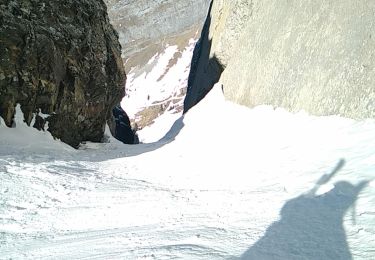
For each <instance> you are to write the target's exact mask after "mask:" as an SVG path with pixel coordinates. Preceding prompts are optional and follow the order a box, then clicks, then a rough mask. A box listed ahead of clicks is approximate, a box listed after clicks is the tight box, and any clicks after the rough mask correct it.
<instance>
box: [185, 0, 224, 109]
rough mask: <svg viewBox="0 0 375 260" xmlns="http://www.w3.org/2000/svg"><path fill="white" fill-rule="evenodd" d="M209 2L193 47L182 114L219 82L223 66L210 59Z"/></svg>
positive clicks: (216, 60)
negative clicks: (198, 36) (205, 16)
mask: <svg viewBox="0 0 375 260" xmlns="http://www.w3.org/2000/svg"><path fill="white" fill-rule="evenodd" d="M212 4H213V1H211V4H210V7H209V10H208V14H207V18H206V21H205V23H204V26H203V29H202V33H201V37H200V39H199V41H198V42H197V44H196V45H195V48H194V52H193V58H192V61H191V68H190V73H189V78H188V89H187V93H186V97H185V101H184V113H186V112H187V111H188V110H189V109H190V108H192V107H193V106H195V105H196V104H197V103H198V102H199V101H201V100H202V99H203V98H204V97H205V96H206V95H207V93H208V92H210V90H211V89H212V87H213V86H214V85H215V83H216V82H218V81H219V79H220V76H221V73H222V72H223V70H224V68H223V66H222V65H221V64H220V63H219V62H218V59H217V58H216V57H215V56H214V57H210V51H211V45H212V40H210V39H209V33H210V25H211V10H212Z"/></svg>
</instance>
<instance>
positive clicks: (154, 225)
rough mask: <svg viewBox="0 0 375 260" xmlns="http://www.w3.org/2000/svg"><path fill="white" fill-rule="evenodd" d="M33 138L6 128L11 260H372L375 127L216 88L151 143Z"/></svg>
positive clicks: (0, 188) (1, 141) (5, 244)
mask: <svg viewBox="0 0 375 260" xmlns="http://www.w3.org/2000/svg"><path fill="white" fill-rule="evenodd" d="M170 124H171V120H170V119H165V120H164V119H163V118H161V119H159V121H158V122H156V123H155V126H156V127H157V128H158V129H159V130H158V131H159V132H160V134H162V132H163V131H165V132H166V131H168V130H169V128H170ZM23 129H24V126H23V125H22V122H18V123H17V128H16V129H12V131H10V130H9V129H7V128H5V126H4V124H0V133H1V134H0V178H1V182H0V193H1V198H0V252H1V255H0V258H1V259H24V258H27V259H30V258H34V259H88V258H89V259H351V258H354V259H374V256H375V251H374V248H375V210H374V209H375V189H374V187H375V182H374V171H375V166H374V162H375V152H374V147H375V121H374V120H367V121H361V122H356V121H354V120H350V119H345V118H340V117H337V116H331V117H313V116H309V115H307V114H305V113H298V114H291V113H288V112H286V111H284V110H282V109H276V110H274V109H272V108H270V107H266V106H261V107H256V108H254V109H248V108H244V107H241V106H237V105H234V104H232V103H229V102H226V101H225V100H224V98H223V96H222V93H221V91H220V88H219V87H215V88H214V89H213V91H212V92H211V93H209V95H208V96H207V97H206V98H205V99H204V100H203V102H201V103H200V104H199V105H198V106H196V107H194V108H193V109H192V110H190V111H189V113H188V114H186V115H185V117H184V118H181V119H179V120H178V121H177V122H176V123H175V124H174V126H173V127H172V130H171V131H169V133H168V134H167V135H166V136H165V138H163V139H162V140H161V141H159V142H154V143H150V144H143V145H139V146H138V145H137V146H128V145H121V144H120V143H119V142H117V141H115V140H113V139H110V140H109V141H110V142H109V143H105V144H91V143H87V144H86V145H84V146H82V148H81V150H73V149H71V148H70V147H68V146H66V145H65V144H63V143H60V142H59V141H53V140H52V139H51V137H50V136H49V135H48V133H41V132H37V131H36V130H35V131H31V130H30V129H28V130H29V131H24V130H23ZM17 131H19V132H18V134H17V135H16V132H17ZM147 134H150V135H152V131H149V132H147V131H145V132H144V136H145V138H146V137H147ZM150 139H156V136H154V137H152V136H151V137H150Z"/></svg>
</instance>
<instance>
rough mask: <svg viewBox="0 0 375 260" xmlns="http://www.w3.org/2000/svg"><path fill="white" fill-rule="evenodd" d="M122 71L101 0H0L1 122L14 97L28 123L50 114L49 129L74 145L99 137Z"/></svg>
mask: <svg viewBox="0 0 375 260" xmlns="http://www.w3.org/2000/svg"><path fill="white" fill-rule="evenodd" d="M125 79H126V76H125V72H124V68H123V64H122V60H121V46H120V44H119V42H118V35H117V33H116V32H115V30H114V29H113V27H112V26H111V24H110V23H109V19H108V16H107V10H106V6H105V4H104V2H103V1H102V0H79V1H78V0H66V1H48V0H0V115H1V117H2V118H3V119H4V120H5V123H6V124H7V125H8V126H11V125H12V123H13V122H12V121H13V117H14V111H15V106H16V104H17V103H19V104H20V105H21V109H22V112H23V113H24V119H25V122H26V123H27V124H30V123H31V121H32V118H33V116H34V114H37V113H38V112H39V111H40V112H42V113H45V114H50V116H49V117H48V118H47V121H48V131H50V132H51V133H52V135H53V136H54V137H56V138H59V139H61V140H62V141H63V142H66V143H68V144H70V145H72V146H73V147H77V146H78V145H79V143H80V142H82V141H94V142H95V141H96V142H97V141H100V140H101V139H102V136H103V133H104V127H105V122H106V120H109V119H111V117H112V114H111V112H112V108H113V107H114V105H115V104H117V103H119V102H120V100H121V99H122V97H123V96H124V85H125ZM38 124H39V125H40V122H39V123H38Z"/></svg>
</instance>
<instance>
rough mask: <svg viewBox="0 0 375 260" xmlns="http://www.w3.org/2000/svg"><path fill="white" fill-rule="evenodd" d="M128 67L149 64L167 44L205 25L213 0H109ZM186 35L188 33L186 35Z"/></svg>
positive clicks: (113, 21) (177, 41)
mask: <svg viewBox="0 0 375 260" xmlns="http://www.w3.org/2000/svg"><path fill="white" fill-rule="evenodd" d="M105 2H106V3H107V5H108V13H109V16H110V19H111V22H112V24H113V25H114V27H115V29H116V30H117V31H118V32H119V36H120V43H121V45H122V47H123V56H122V57H123V59H124V63H125V65H126V68H127V69H128V68H131V67H133V66H136V65H137V66H141V65H142V64H145V63H146V62H147V61H148V59H149V58H151V57H152V56H153V55H154V54H155V53H156V52H160V51H162V50H164V48H165V44H167V43H169V42H171V44H179V43H180V41H181V39H180V38H179V36H180V35H183V34H186V32H189V31H191V33H190V36H189V38H190V37H191V36H192V35H194V33H195V32H196V31H197V30H198V29H200V28H201V25H202V24H203V21H204V18H205V16H206V14H207V8H208V4H209V2H210V0H137V1H134V0H105ZM184 37H185V36H184Z"/></svg>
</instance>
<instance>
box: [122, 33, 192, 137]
mask: <svg viewBox="0 0 375 260" xmlns="http://www.w3.org/2000/svg"><path fill="white" fill-rule="evenodd" d="M197 35H198V34H196V36H197ZM195 42H196V39H195V38H191V39H190V40H189V41H188V42H187V44H186V46H185V47H183V48H181V46H177V45H172V46H169V45H166V48H165V50H164V51H163V52H161V53H156V54H155V55H154V56H153V57H152V58H151V59H150V60H149V61H148V63H147V65H145V66H141V67H133V68H132V69H131V71H130V72H129V74H128V79H127V83H126V96H125V97H124V98H123V100H122V102H121V106H122V107H123V109H124V110H125V111H126V112H127V114H128V115H129V117H130V119H131V120H132V122H135V123H137V125H138V127H139V128H141V129H143V128H145V127H146V129H145V131H146V132H148V134H146V135H144V134H143V132H144V131H140V132H139V136H140V140H141V141H142V142H153V141H157V140H159V139H160V138H162V137H163V135H164V134H165V132H166V131H165V129H163V130H162V131H159V130H158V129H159V127H156V128H155V127H152V128H151V129H152V131H150V127H147V126H149V125H151V124H153V123H154V121H155V119H156V118H157V117H160V116H161V115H163V118H164V119H163V120H164V121H165V120H168V119H169V124H170V125H172V124H173V122H174V121H175V120H177V118H178V117H180V116H181V112H182V110H183V99H184V98H185V93H186V89H187V78H188V74H189V70H190V63H191V58H192V53H193V49H194V45H195Z"/></svg>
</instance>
